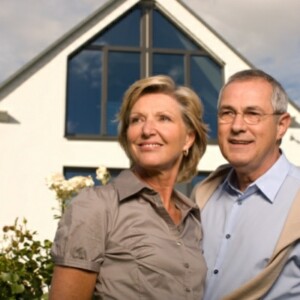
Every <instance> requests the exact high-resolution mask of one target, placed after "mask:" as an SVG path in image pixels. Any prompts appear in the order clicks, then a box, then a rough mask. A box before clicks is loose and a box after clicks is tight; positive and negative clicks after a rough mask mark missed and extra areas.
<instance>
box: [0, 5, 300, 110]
mask: <svg viewBox="0 0 300 300" xmlns="http://www.w3.org/2000/svg"><path fill="white" fill-rule="evenodd" d="M166 1H167V0H166ZM105 2H106V0H50V1H49V0H0V5H1V10H0V41H1V46H0V84H2V83H3V82H4V81H5V80H7V79H8V78H9V77H10V76H12V75H13V74H14V73H15V72H16V71H18V70H19V69H20V68H21V67H22V66H24V65H25V64H27V63H28V62H30V61H31V60H32V59H33V58H34V57H35V56H37V55H38V54H39V53H40V52H42V51H43V50H45V49H46V48H47V47H49V46H50V45H51V44H52V43H54V42H55V41H56V40H57V39H59V38H60V37H61V36H63V35H64V34H65V33H66V32H68V31H69V30H70V29H72V28H73V27H74V26H76V25H77V24H78V23H79V22H81V21H82V20H84V19H85V18H87V17H88V16H89V15H90V14H91V13H93V12H94V11H95V10H96V9H98V8H99V7H100V6H101V5H103V4H104V3H105ZM182 2H183V3H185V4H186V5H187V6H189V7H190V8H191V9H192V10H193V11H194V12H195V13H196V14H197V15H199V17H200V18H201V19H203V20H204V21H205V22H206V23H207V24H208V25H209V26H210V27H212V28H213V29H214V30H215V31H216V32H218V34H219V35H221V36H222V37H223V38H224V39H225V40H226V41H227V42H228V43H229V44H230V45H231V46H233V47H234V48H235V49H236V50H237V51H238V52H239V53H240V54H241V55H242V56H243V57H245V58H246V59H247V60H248V61H249V62H251V63H252V64H253V65H254V66H255V67H256V68H259V69H262V70H264V71H266V72H267V73H269V74H271V75H272V76H274V77H275V78H276V79H277V80H279V81H280V82H281V83H282V85H283V87H284V88H285V89H286V91H287V93H288V95H289V97H290V98H291V99H292V100H293V101H294V102H295V103H296V104H297V105H298V106H299V107H300V18H299V12H300V0H284V1H283V0H251V1H241V0H182Z"/></svg>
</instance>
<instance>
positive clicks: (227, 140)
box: [192, 70, 300, 300]
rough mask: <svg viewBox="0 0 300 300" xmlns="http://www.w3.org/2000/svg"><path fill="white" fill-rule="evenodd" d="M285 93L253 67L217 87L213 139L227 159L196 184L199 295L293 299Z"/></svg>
mask: <svg viewBox="0 0 300 300" xmlns="http://www.w3.org/2000/svg"><path fill="white" fill-rule="evenodd" d="M287 105H288V97H287V95H286V93H285V91H284V90H283V88H282V86H281V85H280V83H278V82H277V81H276V80H275V79H274V78H272V77H271V76H269V75H268V74H266V73H264V72H262V71H260V70H246V71H241V72H238V73H236V74H234V75H233V76H232V77H231V78H229V81H228V82H227V83H226V84H225V86H224V87H223V89H222V90H221V92H220V96H219V103H218V142H219V146H220V149H221V152H222V154H223V156H224V157H225V158H226V160H228V162H229V165H226V166H222V167H220V168H218V169H217V170H216V171H215V172H214V173H212V174H211V175H210V176H209V177H208V178H207V179H206V180H205V181H204V182H202V183H200V184H199V185H198V186H196V187H195V189H194V191H193V195H192V196H193V197H194V198H195V199H196V201H197V203H198V204H199V206H200V208H201V215H202V216H201V217H202V225H203V231H204V239H203V250H204V256H205V258H206V262H207V265H208V274H207V279H206V290H205V296H204V300H220V299H231V300H233V299H235V300H244V299H247V300H250V299H251V300H252V299H264V300H271V299H272V300H274V299H282V300H283V299H284V300H287V299H288V300H289V299H300V169H299V168H297V167H295V166H294V165H292V164H291V163H290V162H289V161H288V160H287V158H286V157H285V155H284V154H283V152H282V151H281V149H280V143H281V139H282V138H283V136H284V134H285V133H286V131H287V129H288V127H289V125H290V115H289V114H288V113H287Z"/></svg>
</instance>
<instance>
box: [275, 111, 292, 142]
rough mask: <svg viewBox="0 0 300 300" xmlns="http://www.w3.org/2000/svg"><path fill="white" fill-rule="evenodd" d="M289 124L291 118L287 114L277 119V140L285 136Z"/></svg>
mask: <svg viewBox="0 0 300 300" xmlns="http://www.w3.org/2000/svg"><path fill="white" fill-rule="evenodd" d="M290 124H291V116H290V114H289V113H287V112H286V113H283V114H282V115H280V116H279V119H278V125H277V126H278V132H277V135H278V136H277V138H278V140H281V139H282V138H283V136H284V135H285V133H286V131H287V130H288V128H289V126H290Z"/></svg>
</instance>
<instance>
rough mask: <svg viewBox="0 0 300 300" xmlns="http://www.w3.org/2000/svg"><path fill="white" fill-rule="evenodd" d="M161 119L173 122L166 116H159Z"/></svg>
mask: <svg viewBox="0 0 300 300" xmlns="http://www.w3.org/2000/svg"><path fill="white" fill-rule="evenodd" d="M159 119H160V121H170V120H171V118H170V117H168V116H166V115H161V116H159Z"/></svg>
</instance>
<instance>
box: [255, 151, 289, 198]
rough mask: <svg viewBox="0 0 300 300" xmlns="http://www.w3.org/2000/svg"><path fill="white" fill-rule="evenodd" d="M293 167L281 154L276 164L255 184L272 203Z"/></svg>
mask: <svg viewBox="0 0 300 300" xmlns="http://www.w3.org/2000/svg"><path fill="white" fill-rule="evenodd" d="M290 167H291V165H290V163H289V162H288V160H287V158H286V157H285V155H284V154H281V155H280V157H279V159H278V160H277V161H276V162H275V164H274V165H273V166H272V167H271V168H270V169H269V170H268V171H267V172H266V173H265V174H264V175H263V176H261V177H259V178H258V179H257V180H256V181H255V182H254V183H255V184H256V185H257V187H258V188H259V189H260V191H261V192H262V193H263V194H264V195H265V196H266V197H267V198H268V199H269V201H271V202H272V203H273V202H274V199H275V197H276V195H277V193H278V191H279V189H280V187H281V185H282V183H283V182H284V179H285V178H286V176H287V174H288V172H289V169H290Z"/></svg>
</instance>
